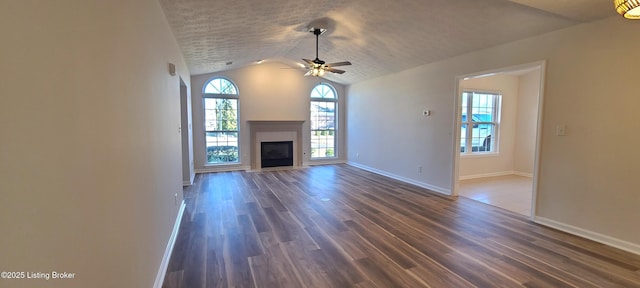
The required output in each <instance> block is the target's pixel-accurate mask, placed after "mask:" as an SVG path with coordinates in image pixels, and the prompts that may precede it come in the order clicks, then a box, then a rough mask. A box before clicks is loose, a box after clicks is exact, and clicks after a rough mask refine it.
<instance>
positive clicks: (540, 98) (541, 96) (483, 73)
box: [451, 60, 547, 220]
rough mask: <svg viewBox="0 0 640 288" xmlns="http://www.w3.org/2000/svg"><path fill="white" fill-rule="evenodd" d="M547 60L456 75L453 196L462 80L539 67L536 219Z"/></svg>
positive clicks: (533, 211) (455, 192) (457, 172)
mask: <svg viewBox="0 0 640 288" xmlns="http://www.w3.org/2000/svg"><path fill="white" fill-rule="evenodd" d="M546 64H547V62H546V60H541V61H536V62H531V63H526V64H521V65H515V66H510V67H504V68H497V69H492V70H486V71H480V72H475V73H470V74H465V75H460V76H456V77H455V89H454V90H455V95H453V109H454V113H453V114H454V117H455V118H454V121H453V123H454V127H453V131H454V133H453V141H454V142H453V143H454V145H455V146H454V151H453V152H454V153H453V165H452V166H453V171H452V175H453V179H452V183H451V187H452V191H451V192H452V193H451V195H452V196H458V193H459V190H460V180H459V178H460V152H459V151H460V132H461V131H460V129H461V128H460V124H461V123H460V118H461V111H460V109H459V106H460V97H459V95H460V93H461V92H462V91H461V90H460V82H461V81H462V80H464V79H468V78H476V77H482V76H493V75H497V74H502V73H508V72H513V71H519V70H526V69H534V68H537V69H539V73H540V86H539V88H538V113H537V115H538V119H537V124H536V144H535V145H536V146H535V155H534V158H533V178H532V182H533V185H532V195H531V197H532V198H531V215H529V217H530V219H531V220H533V219H535V216H536V202H537V201H536V200H537V199H538V176H539V169H540V146H541V144H542V123H543V121H542V120H543V108H544V106H543V103H544V87H545V74H546V73H545V72H546Z"/></svg>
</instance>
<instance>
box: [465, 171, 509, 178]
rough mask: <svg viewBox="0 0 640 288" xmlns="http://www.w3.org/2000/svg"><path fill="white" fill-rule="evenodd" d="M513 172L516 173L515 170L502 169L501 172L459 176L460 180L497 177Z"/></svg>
mask: <svg viewBox="0 0 640 288" xmlns="http://www.w3.org/2000/svg"><path fill="white" fill-rule="evenodd" d="M514 174H516V172H514V171H502V172H493V173H484V174H475V175H467V176H460V180H469V179H477V178H487V177H497V176H506V175H514Z"/></svg>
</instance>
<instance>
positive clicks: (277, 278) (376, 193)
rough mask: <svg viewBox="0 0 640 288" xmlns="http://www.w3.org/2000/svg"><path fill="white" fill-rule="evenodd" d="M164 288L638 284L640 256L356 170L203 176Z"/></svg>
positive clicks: (192, 193) (190, 192)
mask: <svg viewBox="0 0 640 288" xmlns="http://www.w3.org/2000/svg"><path fill="white" fill-rule="evenodd" d="M195 179H196V180H195V182H194V185H192V186H190V187H187V188H186V189H185V190H184V193H185V194H184V195H185V196H184V199H185V203H186V204H187V207H186V209H185V213H184V215H183V219H182V220H181V227H180V232H179V234H178V236H177V238H176V243H175V245H174V251H173V253H172V256H171V260H170V262H169V264H168V268H167V273H166V276H165V279H164V282H163V285H162V287H164V288H176V287H188V288H198V287H285V288H286V287H294V288H298V287H339V288H342V287H456V288H457V287H580V288H582V287H587V288H588V287H640V255H635V254H631V253H628V252H625V251H622V250H619V249H616V248H613V247H609V246H605V245H603V244H600V243H596V242H593V241H590V240H587V239H584V238H580V237H576V236H574V235H570V234H567V233H565V232H562V231H558V230H554V229H550V228H547V227H544V226H541V225H538V224H536V223H533V222H531V221H529V219H527V218H526V217H523V216H522V215H519V214H515V213H512V212H510V211H506V210H503V209H500V208H496V207H493V206H488V205H485V204H483V203H479V202H475V201H472V200H469V199H466V198H459V199H458V198H456V197H448V196H444V195H441V194H437V193H433V192H431V191H429V190H427V189H423V188H420V187H417V186H413V185H411V184H407V183H404V182H400V181H398V180H394V179H390V178H387V177H384V176H380V175H377V174H374V173H371V172H368V171H364V170H361V169H358V168H356V167H353V166H349V165H344V164H340V165H324V166H313V167H306V168H300V169H286V170H283V169H280V170H272V171H259V172H245V171H235V172H220V173H208V174H198V175H196V178H195Z"/></svg>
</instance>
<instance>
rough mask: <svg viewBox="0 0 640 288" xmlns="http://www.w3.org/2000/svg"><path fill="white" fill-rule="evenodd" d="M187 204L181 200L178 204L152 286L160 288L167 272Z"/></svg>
mask: <svg viewBox="0 0 640 288" xmlns="http://www.w3.org/2000/svg"><path fill="white" fill-rule="evenodd" d="M186 206H187V204H186V203H184V200H182V204H181V205H180V209H179V210H178V215H177V216H176V223H175V224H173V231H172V232H171V236H169V243H167V249H165V251H164V256H162V262H160V268H159V270H158V274H156V282H155V283H154V284H153V287H154V288H162V282H164V276H165V275H166V273H167V268H168V267H169V260H171V252H173V245H175V244H176V239H177V238H178V231H180V223H181V222H182V214H184V209H185V207H186Z"/></svg>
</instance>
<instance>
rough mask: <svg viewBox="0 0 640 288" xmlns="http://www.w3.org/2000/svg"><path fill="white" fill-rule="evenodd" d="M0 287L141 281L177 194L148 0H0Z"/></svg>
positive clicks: (160, 247)
mask: <svg viewBox="0 0 640 288" xmlns="http://www.w3.org/2000/svg"><path fill="white" fill-rule="evenodd" d="M0 35H2V45H0V67H2V69H1V70H0V79H1V80H0V81H1V82H0V191H1V192H0V227H2V228H1V229H2V230H1V232H0V233H1V234H2V236H1V237H0V267H1V268H0V270H2V271H29V272H49V273H50V272H51V271H58V272H63V271H66V272H71V273H75V279H69V280H53V279H51V280H49V281H44V280H34V279H31V280H7V279H0V286H1V287H151V286H152V285H153V283H154V280H155V277H156V274H157V272H158V267H159V266H160V262H161V259H162V256H163V254H164V251H165V248H166V246H167V241H168V240H169V236H170V234H171V231H172V228H173V224H174V222H175V220H176V215H177V213H178V209H179V206H178V205H176V204H175V203H174V193H179V194H178V195H179V199H178V201H181V200H182V195H181V191H182V177H181V164H180V159H181V150H180V149H181V146H180V134H178V126H179V125H180V106H179V95H180V91H179V85H180V81H179V77H178V76H170V75H169V74H168V68H167V66H168V63H169V62H171V63H175V64H176V65H177V68H178V74H179V75H180V76H182V77H183V79H185V80H186V82H187V83H186V84H187V85H189V83H188V82H189V77H190V75H189V74H188V72H187V70H186V65H185V63H184V61H183V59H182V56H181V53H180V52H179V49H178V46H177V43H176V41H175V39H174V38H173V36H172V33H171V31H170V29H169V26H168V23H167V22H166V20H165V17H164V15H163V12H162V10H161V7H160V5H159V3H158V2H157V1H155V0H139V1H124V0H114V1H71V0H65V1H24V0H3V1H0Z"/></svg>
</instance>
